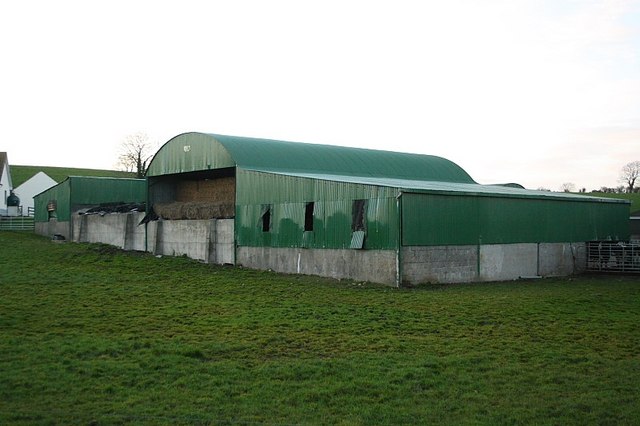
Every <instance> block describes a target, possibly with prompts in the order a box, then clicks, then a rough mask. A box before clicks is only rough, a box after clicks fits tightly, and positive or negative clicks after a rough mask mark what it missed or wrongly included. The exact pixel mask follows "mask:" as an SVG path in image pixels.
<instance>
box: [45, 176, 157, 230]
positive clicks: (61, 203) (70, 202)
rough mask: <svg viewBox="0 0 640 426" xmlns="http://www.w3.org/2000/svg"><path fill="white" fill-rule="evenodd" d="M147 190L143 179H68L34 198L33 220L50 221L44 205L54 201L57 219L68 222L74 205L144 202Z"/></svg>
mask: <svg viewBox="0 0 640 426" xmlns="http://www.w3.org/2000/svg"><path fill="white" fill-rule="evenodd" d="M146 191H147V186H146V182H145V181H144V180H143V179H120V178H100V177H82V176H71V177H69V178H67V179H66V180H64V181H62V182H60V183H59V184H58V185H56V186H54V187H52V188H49V189H48V190H46V191H44V192H42V193H40V194H38V195H36V196H35V197H34V207H35V209H36V211H35V221H36V222H47V221H48V220H49V214H48V211H47V204H48V203H49V201H50V200H56V204H57V208H56V215H57V218H58V220H59V221H68V220H69V219H70V217H71V210H72V208H73V207H74V206H79V205H95V204H101V203H114V202H123V203H135V202H144V201H145V200H146Z"/></svg>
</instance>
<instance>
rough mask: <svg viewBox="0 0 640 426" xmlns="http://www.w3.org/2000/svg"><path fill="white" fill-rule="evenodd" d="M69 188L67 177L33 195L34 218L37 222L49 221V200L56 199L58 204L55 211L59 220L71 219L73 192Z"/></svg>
mask: <svg viewBox="0 0 640 426" xmlns="http://www.w3.org/2000/svg"><path fill="white" fill-rule="evenodd" d="M69 188H70V185H69V179H66V180H64V181H62V182H61V183H59V184H57V185H56V186H53V187H51V188H49V189H47V190H46V191H44V192H41V193H40V194H38V195H36V196H35V197H33V206H34V208H35V214H34V220H35V221H36V222H48V221H49V212H48V210H47V204H49V201H55V202H56V206H57V208H56V212H55V213H56V217H57V218H58V220H59V221H61V222H67V221H69V218H70V217H71V213H70V208H71V202H70V199H71V198H70V197H71V192H70V190H69Z"/></svg>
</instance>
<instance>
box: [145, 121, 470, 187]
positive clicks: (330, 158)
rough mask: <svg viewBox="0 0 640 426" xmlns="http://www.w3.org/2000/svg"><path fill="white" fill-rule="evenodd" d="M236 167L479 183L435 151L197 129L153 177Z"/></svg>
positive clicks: (172, 148)
mask: <svg viewBox="0 0 640 426" xmlns="http://www.w3.org/2000/svg"><path fill="white" fill-rule="evenodd" d="M215 144H217V145H219V146H215ZM169 157H171V158H169ZM191 157H198V158H191ZM234 166H237V167H239V168H242V169H247V170H262V171H270V172H278V173H288V172H291V173H303V172H307V173H308V172H313V173H325V174H333V175H346V176H363V177H377V178H399V179H411V180H421V181H441V182H459V183H476V182H475V181H474V180H473V179H472V178H471V176H469V174H468V173H467V172H466V171H465V170H464V169H463V168H462V167H460V166H459V165H457V164H456V163H454V162H452V161H450V160H448V159H446V158H442V157H438V156H434V155H426V154H412V153H405V152H395V151H385V150H374V149H367V148H354V147H345V146H336V145H325V144H312V143H302V142H290V141H279V140H274V139H261V138H251V137H242V136H228V135H219V134H214V133H198V132H190V133H183V134H181V135H178V136H176V137H174V138H172V139H170V140H169V141H168V142H167V143H165V145H163V146H162V147H161V148H160V149H159V150H158V152H157V153H156V155H155V156H154V158H153V159H152V161H151V163H150V165H149V171H148V176H156V175H160V174H172V173H184V172H189V171H199V170H207V169H215V168H224V167H234Z"/></svg>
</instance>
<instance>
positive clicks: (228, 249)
mask: <svg viewBox="0 0 640 426" xmlns="http://www.w3.org/2000/svg"><path fill="white" fill-rule="evenodd" d="M143 217H144V214H143V213H127V214H106V215H104V216H100V215H83V216H79V215H74V216H73V218H72V223H71V224H70V223H69V222H57V221H51V222H44V223H42V222H39V223H36V224H35V225H36V233H38V234H40V235H46V236H53V235H54V234H61V235H64V236H65V238H67V239H73V241H78V242H92V243H105V244H111V245H114V246H116V247H120V248H122V249H125V250H141V251H142V250H145V240H146V247H147V249H148V251H150V252H152V253H154V254H160V255H167V256H182V255H186V256H188V257H190V258H193V259H197V260H201V261H203V262H207V263H215V264H225V263H227V264H235V263H237V264H240V265H243V266H246V267H249V268H255V269H271V270H274V271H278V272H284V273H294V274H296V273H297V274H307V275H319V276H324V277H331V278H344V279H353V280H363V281H371V282H378V283H383V284H389V285H395V284H396V274H397V253H396V251H395V250H348V249H344V250H343V249H341V250H337V249H336V250H334V249H301V248H270V247H238V248H237V249H236V248H235V247H234V220H233V219H210V220H159V221H154V222H150V223H149V224H147V227H146V232H147V233H146V239H145V227H144V226H138V223H139V222H140V220H141V219H142V218H143ZM71 230H72V231H73V232H70V231H71ZM236 256H237V262H236ZM401 262H402V268H401V273H402V282H403V283H406V284H419V283H454V282H474V281H504V280H514V279H518V278H522V277H536V276H543V277H546V276H565V275H571V274H575V273H580V272H583V271H584V270H585V269H586V244H585V243H557V244H551V243H540V244H536V243H533V244H495V245H483V246H439V247H403V248H402V253H401Z"/></svg>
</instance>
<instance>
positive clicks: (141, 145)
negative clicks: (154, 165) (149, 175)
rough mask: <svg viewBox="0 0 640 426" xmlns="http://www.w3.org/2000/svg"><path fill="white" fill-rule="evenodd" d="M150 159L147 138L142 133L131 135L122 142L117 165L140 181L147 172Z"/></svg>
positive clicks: (149, 144) (149, 143) (150, 154)
mask: <svg viewBox="0 0 640 426" xmlns="http://www.w3.org/2000/svg"><path fill="white" fill-rule="evenodd" d="M152 157H153V154H152V152H151V142H150V141H149V136H148V135H147V134H146V133H142V132H138V133H133V134H131V135H129V136H127V137H126V138H125V139H124V141H123V142H122V148H121V153H120V156H119V157H118V164H120V165H121V166H122V167H123V168H124V169H125V170H126V171H128V172H133V173H135V174H136V177H137V178H139V179H141V178H143V177H144V175H145V173H146V172H147V167H148V166H149V161H151V158H152Z"/></svg>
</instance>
